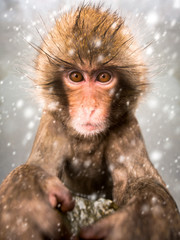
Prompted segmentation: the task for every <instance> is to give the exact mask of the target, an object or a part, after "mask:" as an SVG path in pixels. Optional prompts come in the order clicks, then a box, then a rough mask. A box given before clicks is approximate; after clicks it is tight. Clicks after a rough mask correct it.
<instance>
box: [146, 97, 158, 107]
mask: <svg viewBox="0 0 180 240" xmlns="http://www.w3.org/2000/svg"><path fill="white" fill-rule="evenodd" d="M157 105H158V102H157V99H156V98H150V99H149V100H148V106H149V108H151V109H154V108H156V107H157Z"/></svg>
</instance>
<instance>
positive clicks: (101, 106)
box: [63, 70, 117, 136]
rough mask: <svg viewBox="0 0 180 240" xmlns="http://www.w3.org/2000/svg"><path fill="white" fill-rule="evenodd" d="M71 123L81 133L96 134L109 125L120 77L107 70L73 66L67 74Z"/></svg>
mask: <svg viewBox="0 0 180 240" xmlns="http://www.w3.org/2000/svg"><path fill="white" fill-rule="evenodd" d="M63 79H64V83H65V88H66V91H67V93H68V94H67V95H68V102H69V115H70V125H71V127H73V128H74V129H75V130H76V131H77V132H78V133H79V134H81V135H85V136H88V135H95V134H98V133H100V132H103V131H105V130H106V128H107V127H108V122H109V121H108V119H109V112H110V105H111V101H112V98H113V95H114V92H115V86H116V83H117V77H116V76H115V74H113V73H112V72H110V71H108V70H95V71H84V70H80V71H79V70H71V71H69V72H67V73H65V74H64V77H63Z"/></svg>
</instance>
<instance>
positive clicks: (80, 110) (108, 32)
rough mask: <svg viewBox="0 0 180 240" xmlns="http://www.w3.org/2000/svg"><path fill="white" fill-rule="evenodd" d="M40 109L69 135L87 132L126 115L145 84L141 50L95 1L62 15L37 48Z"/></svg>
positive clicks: (102, 128) (103, 128) (103, 129)
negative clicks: (50, 114)
mask: <svg viewBox="0 0 180 240" xmlns="http://www.w3.org/2000/svg"><path fill="white" fill-rule="evenodd" d="M38 51H39V55H38V58H37V61H36V64H37V66H36V68H37V78H36V79H35V83H36V85H37V86H38V89H39V91H40V97H41V98H42V99H43V101H44V109H45V110H46V111H49V112H52V113H55V114H56V116H58V118H59V121H62V122H63V124H64V126H65V127H66V128H67V129H68V130H70V132H71V134H79V135H83V136H87V137H89V136H90V137H91V136H94V135H97V134H100V133H104V132H106V131H107V130H108V129H109V128H110V127H113V126H114V125H117V124H118V123H120V122H122V121H123V119H124V118H125V117H127V115H131V114H132V113H133V112H134V110H135V106H136V105H137V101H138V98H139V96H140V95H141V94H142V93H143V92H144V91H145V89H146V85H147V84H146V66H145V65H144V63H143V61H142V57H141V50H140V49H139V47H138V46H137V44H136V42H135V41H134V39H133V36H132V35H131V33H130V31H129V29H128V27H127V26H126V25H125V23H124V20H123V19H122V18H121V17H119V16H118V15H117V14H116V13H110V12H109V10H107V11H103V10H102V8H101V7H100V6H90V5H83V6H81V7H79V8H78V9H77V10H75V11H71V12H69V13H67V14H65V15H63V16H62V17H61V18H60V19H58V20H57V21H56V24H55V26H54V28H53V29H52V30H51V31H50V32H49V34H48V35H47V36H46V37H45V38H44V40H43V44H42V46H41V47H39V48H38Z"/></svg>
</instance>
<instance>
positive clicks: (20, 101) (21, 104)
mask: <svg viewBox="0 0 180 240" xmlns="http://www.w3.org/2000/svg"><path fill="white" fill-rule="evenodd" d="M23 105H24V101H23V99H19V100H18V101H17V102H16V107H17V108H21V107H22V106H23Z"/></svg>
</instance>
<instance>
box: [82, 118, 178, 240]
mask: <svg viewBox="0 0 180 240" xmlns="http://www.w3.org/2000/svg"><path fill="white" fill-rule="evenodd" d="M130 126H131V127H129V126H128V125H127V126H126V128H123V131H119V132H116V133H114V136H112V138H111V139H110V144H109V149H108V150H107V156H108V160H109V166H110V171H111V175H112V180H113V199H114V201H116V203H117V204H118V205H119V207H120V208H119V210H118V211H117V212H116V213H114V214H112V215H110V216H108V217H105V218H104V219H102V220H100V221H98V222H97V223H96V224H94V225H92V226H91V227H89V228H87V229H85V230H82V232H81V234H80V235H81V237H82V239H113V240H124V239H125V240H134V239H138V240H149V239H153V240H154V239H158V240H162V239H167V240H177V239H179V235H178V234H179V233H178V232H179V231H180V216H179V213H178V209H177V206H176V204H175V202H174V200H173V198H172V197H171V196H170V194H169V192H168V191H167V190H166V188H165V185H164V182H163V181H162V179H161V177H160V176H159V174H158V173H157V171H156V170H155V169H154V167H153V166H152V164H151V163H150V161H149V159H148V156H147V153H146V149H145V146H144V142H143V139H142V136H141V132H140V129H139V126H138V124H137V121H136V120H135V119H134V120H133V123H132V122H131V123H130ZM119 130H121V129H119ZM127 130H128V131H127Z"/></svg>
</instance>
